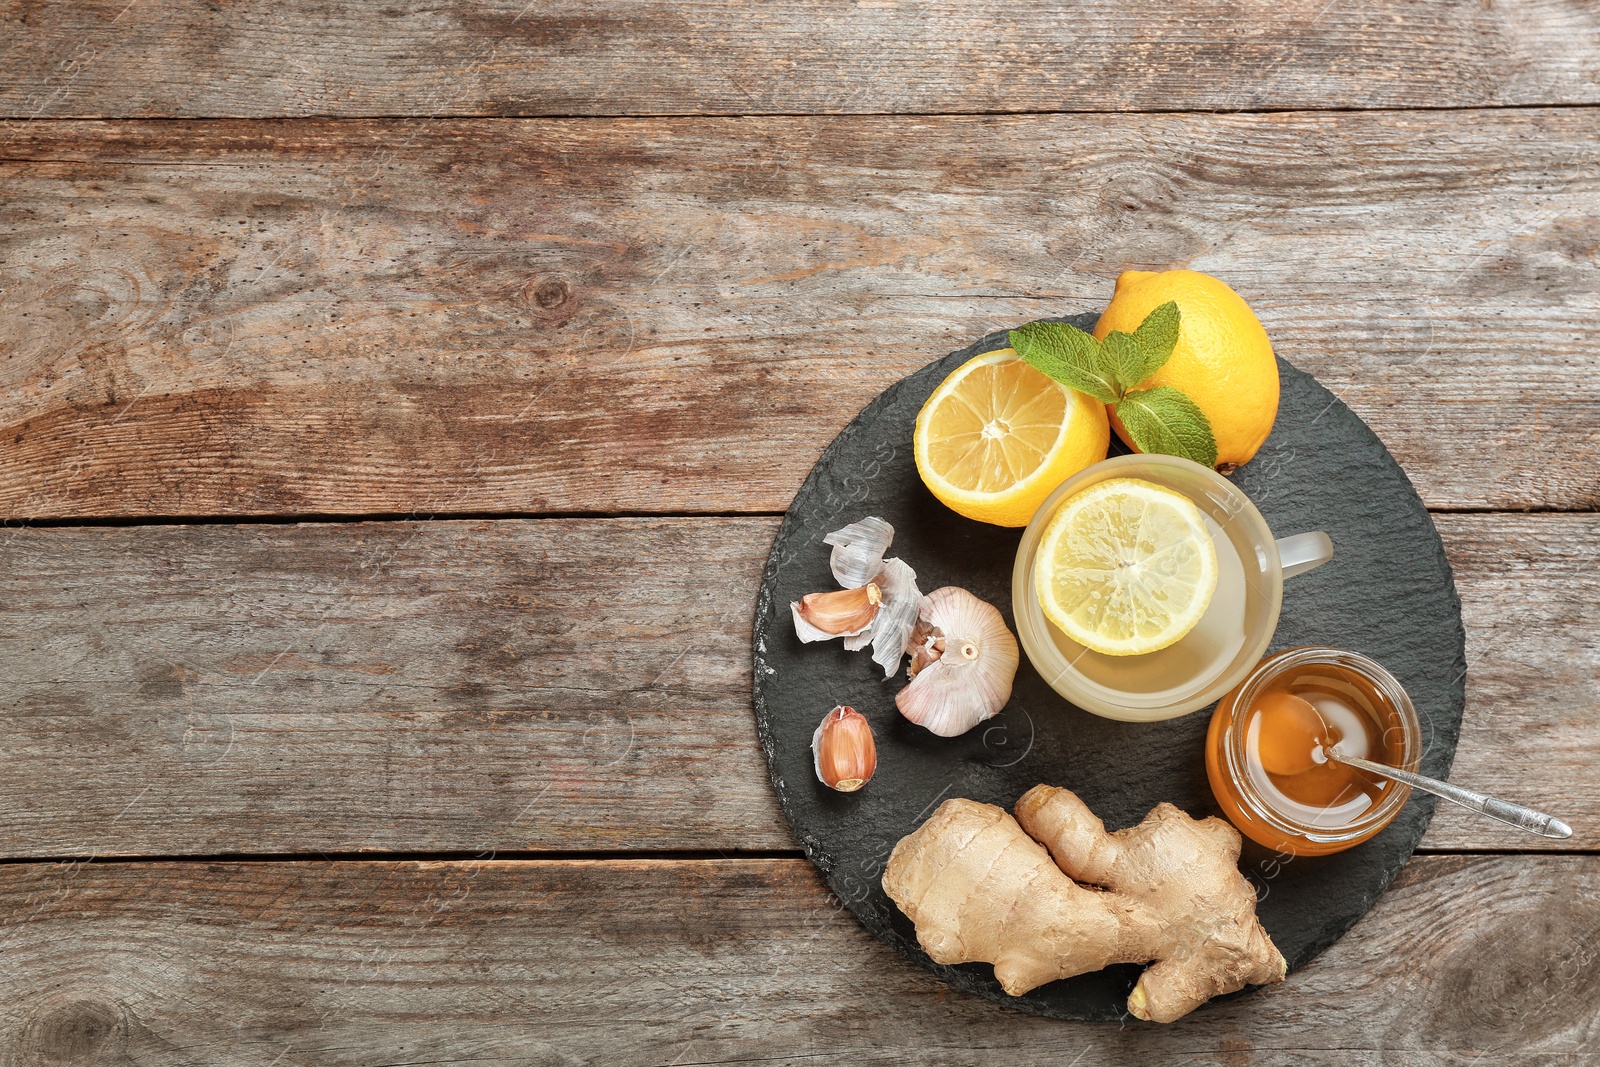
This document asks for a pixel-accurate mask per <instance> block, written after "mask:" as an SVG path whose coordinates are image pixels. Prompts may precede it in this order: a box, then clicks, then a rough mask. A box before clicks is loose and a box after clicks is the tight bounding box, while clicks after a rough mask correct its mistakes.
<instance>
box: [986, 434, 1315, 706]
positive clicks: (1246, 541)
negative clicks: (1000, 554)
mask: <svg viewBox="0 0 1600 1067" xmlns="http://www.w3.org/2000/svg"><path fill="white" fill-rule="evenodd" d="M1111 478H1141V479H1143V480H1145V481H1147V482H1153V483H1155V484H1156V485H1160V486H1164V487H1166V488H1168V489H1172V490H1174V491H1176V492H1179V493H1182V494H1183V495H1184V496H1186V497H1188V498H1189V499H1190V500H1192V501H1194V503H1195V504H1196V505H1197V506H1198V507H1199V508H1200V511H1201V513H1202V514H1203V515H1204V516H1205V519H1206V525H1207V526H1208V527H1209V528H1210V530H1211V539H1212V542H1213V543H1214V544H1215V546H1216V549H1217V564H1218V569H1219V574H1218V577H1217V591H1216V593H1215V594H1214V595H1213V596H1212V598H1211V605H1210V607H1208V608H1207V609H1206V613H1205V615H1204V616H1202V617H1201V619H1200V622H1199V623H1197V624H1196V625H1195V628H1194V629H1193V630H1191V631H1189V633H1188V634H1187V635H1186V636H1185V637H1184V638H1183V639H1182V640H1181V641H1178V642H1177V643H1176V644H1173V645H1169V646H1168V647H1166V648H1164V649H1161V650H1160V651H1159V652H1150V653H1147V654H1145V655H1141V656H1107V655H1104V654H1103V653H1099V652H1093V651H1091V650H1089V649H1087V648H1084V647H1083V646H1082V645H1080V644H1078V643H1077V642H1076V641H1073V640H1072V639H1071V638H1070V637H1068V636H1067V635H1066V634H1064V633H1062V632H1061V631H1060V630H1059V629H1057V628H1056V627H1055V626H1054V625H1053V624H1052V623H1051V622H1050V621H1049V620H1047V619H1046V618H1045V616H1044V611H1043V609H1041V608H1040V607H1039V596H1038V593H1037V592H1036V591H1035V590H1034V584H1033V564H1034V556H1035V554H1036V552H1037V550H1038V547H1039V540H1040V538H1041V537H1043V535H1044V529H1045V527H1046V526H1047V525H1049V523H1050V520H1051V518H1053V517H1054V516H1055V513H1056V509H1057V508H1058V507H1060V505H1061V502H1062V501H1064V500H1066V499H1067V498H1068V497H1069V496H1072V495H1074V494H1075V493H1078V492H1080V491H1082V490H1084V489H1087V488H1089V487H1090V486H1092V485H1096V484H1098V483H1100V482H1103V481H1107V480H1109V479H1111ZM1332 558H1333V542H1332V541H1331V540H1329V538H1328V535H1327V534H1325V533H1302V534H1295V535H1294V536H1292V537H1284V538H1278V539H1274V538H1273V536H1272V531H1271V530H1270V529H1269V528H1268V527H1267V523H1266V520H1265V519H1263V518H1262V517H1261V512H1259V511H1257V510H1256V506H1255V505H1254V504H1252V503H1250V498H1249V497H1247V496H1245V495H1244V494H1243V493H1242V492H1240V491H1239V490H1238V489H1237V488H1236V487H1235V486H1234V484H1233V483H1232V482H1230V481H1228V480H1227V479H1226V478H1224V477H1222V476H1221V475H1220V474H1218V473H1217V472H1216V471H1213V470H1211V469H1209V468H1207V467H1203V466H1201V465H1200V464H1198V463H1195V462H1192V461H1190V460H1187V459H1179V458H1178V457H1176V456H1157V455H1142V454H1139V455H1131V456H1118V457H1116V458H1115V459H1108V460H1104V461H1102V462H1100V463H1096V464H1094V465H1093V466H1090V467H1086V468H1084V469H1083V470H1081V471H1079V472H1078V473H1077V474H1075V475H1073V476H1072V477H1071V478H1068V479H1067V480H1066V481H1065V482H1062V483H1061V485H1060V486H1059V487H1058V488H1057V489H1056V491H1055V492H1053V493H1051V494H1050V496H1049V497H1048V498H1046V499H1045V502H1044V503H1043V504H1042V505H1040V507H1039V510H1038V511H1037V512H1035V513H1034V516H1033V519H1032V521H1031V522H1029V523H1028V528H1027V529H1026V530H1024V531H1023V534H1022V543H1021V545H1019V546H1018V548H1017V561H1016V564H1015V566H1014V567H1013V568H1012V572H1011V603H1012V609H1013V611H1014V612H1015V615H1016V623H1017V636H1018V637H1019V638H1020V639H1021V641H1022V648H1023V651H1024V652H1026V653H1027V656H1028V660H1029V662H1031V663H1032V664H1033V666H1034V668H1035V669H1036V670H1037V671H1038V672H1039V674H1040V675H1041V676H1043V678H1044V680H1045V681H1046V682H1047V683H1049V685H1050V687H1051V688H1052V689H1054V690H1055V691H1056V692H1057V693H1060V694H1061V695H1062V696H1063V697H1066V698H1067V699H1068V700H1069V701H1071V702H1072V703H1073V704H1076V705H1077V706H1078V707H1080V708H1082V709H1083V710H1085V711H1090V712H1093V713H1094V714H1096V715H1102V716H1104V717H1106V718H1108V719H1121V720H1123V721H1125V722H1155V721H1157V720H1159V719H1174V718H1177V717H1178V716H1179V715H1187V714H1189V713H1190V712H1192V711H1197V710H1199V709H1200V708H1203V707H1205V706H1206V705H1208V704H1211V703H1213V702H1214V701H1216V700H1217V699H1218V698H1219V697H1221V696H1222V694H1224V693H1226V692H1227V691H1228V690H1230V689H1232V688H1233V687H1234V686H1236V685H1238V684H1239V682H1240V681H1241V680H1243V678H1244V676H1245V675H1246V674H1249V673H1250V670H1251V668H1253V667H1254V666H1255V665H1256V664H1257V663H1259V662H1261V656H1262V653H1264V652H1266V650H1267V645H1268V644H1269V643H1270V642H1271V641H1272V634H1273V631H1274V630H1276V629H1277V626H1278V613H1279V612H1280V611H1281V610H1282V607H1283V580H1284V579H1285V578H1290V577H1293V576H1294V575H1296V574H1304V573H1305V572H1306V571H1309V570H1312V569H1313V568H1316V567H1320V566H1321V565H1322V564H1324V563H1326V562H1328V560H1330V559H1332Z"/></svg>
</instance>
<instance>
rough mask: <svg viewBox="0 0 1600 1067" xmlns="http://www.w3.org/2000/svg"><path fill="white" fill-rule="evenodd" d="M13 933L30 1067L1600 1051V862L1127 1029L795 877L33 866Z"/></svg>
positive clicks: (16, 1007) (1437, 911)
mask: <svg viewBox="0 0 1600 1067" xmlns="http://www.w3.org/2000/svg"><path fill="white" fill-rule="evenodd" d="M1464 915H1470V916H1473V917H1474V920H1475V921H1473V922H1463V921H1462V917H1463V916H1464ZM0 916H3V918H0V945H3V947H4V952H5V957H6V960H7V967H6V969H5V971H4V972H3V973H0V1060H4V1061H5V1062H7V1063H15V1064H19V1065H33V1064H42V1063H56V1062H72V1063H107V1064H109V1063H118V1064H129V1065H132V1064H149V1065H152V1067H155V1065H159V1067H184V1065H190V1064H208V1065H211V1064H267V1063H273V1062H277V1063H279V1064H311V1063H316V1064H364V1065H365V1064H380V1063H381V1064H401V1063H405V1064H417V1063H441V1064H444V1063H472V1064H486V1065H497V1064H505V1065H509V1064H526V1063H540V1064H577V1063H606V1064H706V1063H733V1062H738V1063H744V1062H765V1063H784V1064H789V1063H802V1062H804V1063H811V1062H830V1063H833V1062H837V1063H852V1064H854V1063H860V1064H900V1063H906V1062H916V1063H926V1064H970V1063H973V1062H974V1056H975V1054H977V1053H980V1052H981V1053H983V1054H1001V1055H1003V1056H1004V1058H1005V1062H1007V1063H1017V1064H1052V1065H1060V1064H1066V1063H1071V1062H1074V1057H1078V1058H1077V1060H1076V1062H1078V1063H1080V1064H1095V1065H1097V1067H1100V1065H1115V1067H1122V1065H1130V1067H1143V1065H1146V1064H1150V1063H1176V1062H1197V1063H1207V1064H1210V1063H1218V1064H1226V1065H1230V1067H1232V1065H1240V1067H1266V1065H1279V1064H1282V1065H1291V1064H1293V1065H1300V1064H1308V1063H1310V1064H1328V1065H1334V1064H1339V1065H1347V1064H1398V1063H1404V1064H1406V1065H1408V1067H1447V1065H1448V1067H1468V1065H1471V1064H1475V1063H1476V1064H1482V1063H1488V1062H1493V1063H1495V1064H1512V1065H1534V1064H1539V1065H1545V1064H1555V1063H1582V1062H1585V1058H1586V1056H1587V1055H1588V1053H1590V1052H1592V1050H1593V1048H1594V1047H1595V1042H1596V1041H1597V1040H1600V968H1597V967H1595V966H1594V961H1595V958H1596V956H1597V954H1600V934H1597V932H1596V931H1597V930H1600V858H1596V857H1594V856H1568V857H1472V858H1468V857H1454V856H1432V857H1419V858H1418V859H1417V860H1415V861H1413V863H1412V864H1411V866H1410V867H1409V868H1408V869H1407V870H1406V872H1405V873H1404V874H1403V875H1402V876H1401V878H1400V880H1399V881H1398V882H1397V883H1396V885H1395V886H1394V888H1392V889H1391V890H1390V891H1389V892H1388V893H1387V894H1386V895H1385V896H1384V897H1383V898H1382V899H1381V900H1380V901H1379V902H1378V904H1377V906H1376V907H1375V908H1374V909H1373V911H1372V912H1371V913H1370V914H1369V915H1368V916H1367V917H1366V918H1364V919H1363V920H1362V921H1361V923H1360V924H1359V925H1357V926H1356V927H1355V929H1354V930H1353V931H1351V933H1350V934H1348V935H1347V936H1346V937H1345V938H1344V939H1343V940H1342V941H1341V942H1340V943H1338V944H1337V945H1335V946H1334V947H1333V948H1332V949H1331V950H1329V951H1328V952H1327V953H1326V954H1325V955H1324V956H1323V957H1322V958H1320V959H1319V960H1317V961H1316V962H1315V963H1313V964H1312V965H1311V966H1309V967H1307V968H1306V969H1304V970H1303V971H1300V972H1297V973H1296V974H1294V975H1292V976H1290V978H1289V979H1288V981H1286V982H1285V983H1284V984H1282V985H1279V986H1274V987H1269V988H1265V989H1262V990H1259V991H1257V992H1255V993H1252V994H1250V995H1248V996H1246V997H1244V998H1242V999H1239V1000H1236V1001H1233V1002H1231V1003H1225V1004H1218V1005H1212V1006H1209V1007H1207V1008H1204V1009H1202V1010H1201V1011H1200V1012H1198V1013H1196V1014H1194V1015H1192V1016H1190V1017H1189V1018H1187V1019H1185V1020H1182V1021H1181V1022H1179V1023H1178V1024H1175V1025H1171V1026H1167V1027H1160V1026H1156V1025H1154V1024H1142V1023H1139V1022H1138V1021H1137V1020H1131V1021H1130V1023H1129V1026H1128V1028H1127V1029H1119V1028H1118V1027H1117V1025H1116V1024H1114V1023H1112V1024H1094V1023H1063V1022H1056V1021H1052V1020H1045V1019H1039V1018H1036V1017H1033V1016H1026V1015H1021V1014H1018V1013H1014V1012H1008V1011H1005V1010H1003V1009H1001V1008H998V1007H996V1006H994V1005H991V1004H988V1003H986V1002H983V1001H979V1000H977V999H975V998H971V997H967V996H964V995H962V994H960V993H956V992H954V991H951V990H949V989H948V988H947V987H945V986H944V985H943V983H941V982H940V981H939V980H938V979H936V978H935V977H933V976H932V975H931V974H928V973H927V972H925V971H923V970H921V969H920V968H918V967H916V966H914V965H913V964H911V963H908V962H906V961H905V960H902V959H901V958H899V957H898V956H896V955H895V954H894V953H893V952H892V951H891V950H890V949H889V948H888V947H887V946H885V945H883V944H881V943H879V942H877V941H875V940H874V939H872V938H871V936H870V935H868V934H867V933H866V932H865V931H864V930H863V929H862V928H861V927H860V926H859V925H857V923H856V922H855V921H854V920H853V919H852V918H851V917H850V916H849V915H848V913H845V912H843V911H842V910H841V909H840V907H839V905H838V902H837V901H836V900H834V899H833V898H831V897H830V896H829V895H828V894H827V893H826V891H825V890H824V889H823V887H822V886H821V884H820V879H819V878H818V877H817V875H816V873H815V871H814V870H813V869H812V868H811V866H810V864H808V863H807V862H806V861H804V860H799V859H792V860H785V859H777V860H734V861H702V862H695V863H679V862H660V861H657V862H649V861H612V862H593V861H567V862H532V863H530V862H505V861H499V862H485V863H473V864H411V863H382V864H380V863H333V864H328V863H316V862H311V863H277V864H244V865H239V864H207V865H203V866H202V865H198V864H159V865H140V864H109V865H99V864H79V865H60V866H40V865H30V866H23V867H15V866H12V867H5V868H0ZM275 1057H276V1058H277V1059H276V1061H275V1059H274V1058H275Z"/></svg>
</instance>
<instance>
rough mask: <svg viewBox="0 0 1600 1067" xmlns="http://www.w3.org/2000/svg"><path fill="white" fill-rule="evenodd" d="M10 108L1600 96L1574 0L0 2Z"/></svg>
mask: <svg viewBox="0 0 1600 1067" xmlns="http://www.w3.org/2000/svg"><path fill="white" fill-rule="evenodd" d="M0 30H3V32H0V114H3V115H6V116H12V117H23V118H32V117H50V118H64V117H109V116H156V117H159V116H172V115H183V116H202V117H203V116H303V115H394V114H408V115H418V114H420V115H457V116H459V115H618V114H624V115H626V114H718V113H720V114H759V113H773V112H776V113H790V114H792V113H812V112H858V113H859V112H922V113H929V112H946V113H970V112H984V111H1059V110H1068V111H1117V110H1140V111H1167V110H1184V109H1205V110H1237V109H1244V108H1260V107H1279V108H1282V107H1349V108H1353V107H1393V106H1404V107H1439V106H1475V105H1482V104H1491V103H1494V104H1558V103H1594V102H1596V101H1597V100H1600V78H1597V76H1596V69H1597V67H1600V19H1597V18H1596V16H1595V13H1594V10H1593V8H1592V7H1591V6H1589V5H1586V4H1584V3H1582V2H1581V0H1499V2H1497V3H1495V4H1492V5H1487V4H1481V3H1475V2H1472V0H1440V2H1436V3H1430V4H1409V3H1404V2H1401V0H1352V2H1350V3H1339V4H1332V5H1330V4H1327V3H1325V2H1323V0H1284V2H1278V3H1271V4H1268V3H1264V2H1259V0H1257V2H1253V3H1248V4H1244V5H1239V4H1236V3H1225V2H1222V0H1203V2H1199V3H1188V4H1183V5H1178V6H1176V7H1173V8H1169V9H1166V10H1161V9H1143V8H1142V9H1140V10H1139V11H1138V12H1137V13H1130V12H1129V10H1128V9H1127V8H1126V7H1124V6H1120V5H1117V4H1115V3H1111V2H1108V0H1096V2H1090V3H1077V4H1072V5H1060V4H1050V3H1047V2H1044V0H1021V2H1013V3H998V2H995V0H947V2H945V3H942V4H940V5H939V7H938V9H937V10H930V9H928V8H927V7H925V6H922V5H915V4H907V3H882V4H866V5H839V4H829V3H823V2H820V0H799V2H796V0H785V2H780V3H764V4H757V5H745V4H740V3H736V2H733V0H713V2H706V3H687V2H683V0H597V2H587V3H581V4H580V3H574V2H570V0H569V2H562V3H538V4H531V5H530V4H525V3H523V2H522V0H471V2H468V3H461V4H451V5H435V4H424V3H418V2H415V0H405V2H400V3H390V4H386V5H384V6H383V7H382V8H376V9H375V8H372V7H369V6H362V5H357V4H351V3H337V2H329V0H295V2H289V3H278V4H268V3H265V2H261V0H251V2H247V3H239V4H222V5H208V4H197V3H190V2H185V0H136V2H134V3H127V2H126V0H92V2H86V3H74V4H60V3H57V4H41V3H35V2H32V0H11V2H9V3H7V4H5V5H3V6H0Z"/></svg>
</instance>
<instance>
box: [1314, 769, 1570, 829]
mask: <svg viewBox="0 0 1600 1067" xmlns="http://www.w3.org/2000/svg"><path fill="white" fill-rule="evenodd" d="M1328 754H1329V755H1330V756H1332V757H1333V758H1334V759H1336V760H1338V761H1339V762H1340V763H1347V764H1349V765H1350V766H1352V767H1360V768H1361V769H1362V770H1364V771H1371V772H1372V773H1373V774H1379V775H1382V776H1383V777H1385V778H1393V779H1394V780H1395V781H1397V782H1404V783H1405V784H1406V785H1409V786H1410V787H1411V788H1413V789H1420V790H1422V791H1423V792H1424V793H1432V794H1433V795H1434V796H1436V797H1443V798H1444V799H1445V800H1448V801H1450V802H1451V803H1452V804H1460V805H1461V806H1462V807H1463V808H1471V809H1472V810H1473V811H1475V812H1478V813H1479V814H1480V815H1487V816H1489V818H1491V819H1499V820H1500V821H1501V822H1506V823H1510V824H1511V825H1512V826H1515V827H1516V828H1517V829H1519V830H1526V831H1528V832H1529V833H1532V834H1538V835H1540V836H1541V837H1554V838H1558V839H1559V838H1566V837H1571V836H1572V827H1570V826H1568V825H1567V824H1566V823H1564V822H1562V821H1561V820H1560V819H1558V818H1556V817H1555V816H1553V815H1546V814H1545V813H1544V812H1542V811H1534V810H1533V809H1532V808H1525V807H1523V806H1522V805H1521V804H1513V803H1511V802H1510V801H1509V800H1497V799H1495V798H1494V797H1491V796H1485V795H1484V794H1482V793H1475V792H1473V791H1472V790H1470V789H1462V788H1461V787H1460V786H1458V785H1451V784H1450V783H1449V782H1441V781H1439V780H1438V779H1437V778H1426V777H1424V776H1422V775H1420V774H1412V773H1411V772H1410V771H1403V770H1401V769H1400V768H1399V767H1387V766H1385V765H1383V764H1382V763H1373V762H1372V761H1371V760H1366V759H1361V758H1360V757H1359V756H1346V755H1344V754H1343V753H1341V752H1329V753H1328Z"/></svg>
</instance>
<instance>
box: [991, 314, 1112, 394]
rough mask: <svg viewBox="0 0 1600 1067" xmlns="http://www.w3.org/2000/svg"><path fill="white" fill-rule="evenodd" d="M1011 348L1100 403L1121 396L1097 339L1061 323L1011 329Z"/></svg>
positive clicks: (1035, 365) (1035, 367) (1041, 369)
mask: <svg viewBox="0 0 1600 1067" xmlns="http://www.w3.org/2000/svg"><path fill="white" fill-rule="evenodd" d="M1008 339H1009V340H1010V342H1011V347H1012V348H1013V349H1015V350H1016V353H1017V355H1019V356H1021V357H1022V359H1023V361H1024V362H1026V363H1027V364H1028V365H1029V366H1030V367H1032V368H1034V369H1035V370H1037V371H1039V372H1040V373H1041V374H1044V375H1046V376H1048V377H1050V378H1054V379H1055V380H1056V381H1058V382H1060V383H1062V384H1063V385H1066V386H1068V387H1070V388H1072V389H1076V390H1078V392H1080V393H1087V394H1088V395H1089V396H1092V397H1094V398H1095V399H1096V400H1098V401H1100V403H1102V404H1115V403H1116V402H1117V400H1118V399H1119V398H1120V397H1121V396H1122V388H1121V386H1120V385H1119V384H1118V382H1117V376H1116V372H1115V370H1114V369H1113V368H1111V367H1110V366H1108V365H1107V360H1106V357H1105V354H1104V353H1103V352H1102V351H1101V349H1100V342H1098V341H1096V340H1095V339H1094V338H1093V337H1090V336H1089V335H1088V334H1086V333H1084V332H1083V331H1082V330H1080V329H1077V328H1076V327H1073V326H1068V325H1067V324H1066V323H1064V322H1030V323H1028V324H1027V325H1026V326H1022V327H1019V328H1017V329H1015V330H1012V331H1011V333H1010V334H1009V336H1008Z"/></svg>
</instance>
